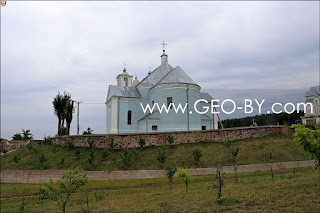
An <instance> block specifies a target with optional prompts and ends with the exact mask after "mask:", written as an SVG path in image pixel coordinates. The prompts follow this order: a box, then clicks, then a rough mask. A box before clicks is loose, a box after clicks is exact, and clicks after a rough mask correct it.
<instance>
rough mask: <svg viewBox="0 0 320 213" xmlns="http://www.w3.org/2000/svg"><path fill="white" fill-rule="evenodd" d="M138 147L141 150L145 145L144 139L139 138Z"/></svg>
mask: <svg viewBox="0 0 320 213" xmlns="http://www.w3.org/2000/svg"><path fill="white" fill-rule="evenodd" d="M139 145H140V147H141V148H142V147H144V145H146V140H145V139H144V138H140V139H139Z"/></svg>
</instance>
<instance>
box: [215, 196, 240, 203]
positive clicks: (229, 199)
mask: <svg viewBox="0 0 320 213" xmlns="http://www.w3.org/2000/svg"><path fill="white" fill-rule="evenodd" d="M237 202H238V201H237V199H235V198H234V197H220V198H218V199H217V203H218V204H234V203H237Z"/></svg>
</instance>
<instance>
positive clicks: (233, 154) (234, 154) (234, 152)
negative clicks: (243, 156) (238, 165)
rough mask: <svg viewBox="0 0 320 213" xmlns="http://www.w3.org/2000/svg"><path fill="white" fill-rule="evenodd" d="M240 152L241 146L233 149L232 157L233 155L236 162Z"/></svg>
mask: <svg viewBox="0 0 320 213" xmlns="http://www.w3.org/2000/svg"><path fill="white" fill-rule="evenodd" d="M238 153H239V148H236V149H234V150H233V149H232V150H231V154H232V157H233V162H236V157H237V156H238Z"/></svg>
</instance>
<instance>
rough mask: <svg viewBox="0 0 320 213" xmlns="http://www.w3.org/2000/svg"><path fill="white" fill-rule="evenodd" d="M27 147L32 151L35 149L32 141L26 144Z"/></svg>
mask: <svg viewBox="0 0 320 213" xmlns="http://www.w3.org/2000/svg"><path fill="white" fill-rule="evenodd" d="M26 148H27V149H28V150H29V152H30V153H31V152H32V149H33V146H32V144H31V143H28V144H27V145H26Z"/></svg>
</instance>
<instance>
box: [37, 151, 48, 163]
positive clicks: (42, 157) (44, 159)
mask: <svg viewBox="0 0 320 213" xmlns="http://www.w3.org/2000/svg"><path fill="white" fill-rule="evenodd" d="M47 161H48V159H47V158H46V157H45V156H44V154H42V155H41V156H40V157H39V162H40V163H41V165H42V166H44V164H45V162H47Z"/></svg>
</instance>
